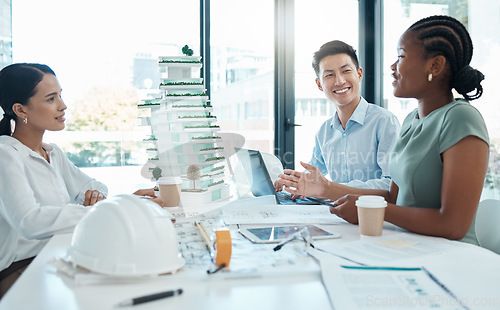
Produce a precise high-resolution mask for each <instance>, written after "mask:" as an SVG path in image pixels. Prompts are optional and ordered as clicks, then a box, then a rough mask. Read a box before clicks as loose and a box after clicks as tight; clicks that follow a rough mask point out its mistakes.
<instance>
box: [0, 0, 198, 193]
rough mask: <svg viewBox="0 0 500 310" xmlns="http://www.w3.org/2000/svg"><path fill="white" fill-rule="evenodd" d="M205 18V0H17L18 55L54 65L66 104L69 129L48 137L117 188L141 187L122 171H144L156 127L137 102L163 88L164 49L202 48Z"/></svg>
mask: <svg viewBox="0 0 500 310" xmlns="http://www.w3.org/2000/svg"><path fill="white" fill-rule="evenodd" d="M199 18H200V10H199V0H183V1H175V2H172V1H156V0H144V1H119V0H109V1H97V0H88V1H80V2H68V1H64V0H51V1H37V0H26V1H12V47H13V53H12V54H13V61H14V62H40V63H45V64H47V65H49V66H51V67H52V69H54V71H55V73H56V74H57V76H58V78H59V82H60V83H61V86H62V88H63V98H64V100H65V102H66V104H67V105H68V109H67V113H66V115H67V121H66V122H67V126H66V129H65V130H64V131H61V132H47V133H46V135H45V138H44V140H45V141H47V142H55V143H57V144H58V145H59V146H61V148H62V149H63V150H65V151H66V152H67V153H68V156H69V157H70V158H71V159H72V160H73V161H74V162H75V163H76V164H78V165H80V166H82V167H84V166H87V168H84V170H85V171H86V172H87V173H88V174H89V175H92V176H93V177H96V178H98V179H100V180H102V181H103V182H104V183H106V184H108V186H109V187H110V193H111V194H113V189H115V188H116V189H119V190H120V192H132V191H133V189H136V188H137V186H136V184H129V181H130V179H131V178H130V177H124V176H127V175H128V176H130V175H137V176H139V175H140V168H141V166H142V165H143V164H144V163H145V162H146V160H147V153H146V151H145V150H144V148H145V145H144V144H143V143H142V139H143V138H145V137H146V136H147V134H148V133H150V129H149V127H137V116H138V113H139V112H145V110H139V109H138V108H137V104H138V103H140V100H141V99H145V98H146V96H147V93H149V92H154V91H155V90H158V88H159V76H158V64H157V57H158V56H176V55H180V54H181V48H182V46H183V45H185V44H188V45H189V46H190V47H191V48H192V49H193V50H194V51H195V53H197V54H199V42H200V40H199V34H200V31H199V27H200V21H199ZM3 21H4V19H3V18H2V22H3ZM89 166H90V167H89ZM97 166H99V168H93V167H97ZM103 166H110V167H104V168H103ZM115 166H121V167H115ZM137 179H138V180H137V182H141V180H139V179H141V178H140V177H138V178H137ZM121 180H123V181H121ZM142 181H144V182H148V181H147V180H146V179H142ZM122 183H123V184H122ZM128 189H130V190H128Z"/></svg>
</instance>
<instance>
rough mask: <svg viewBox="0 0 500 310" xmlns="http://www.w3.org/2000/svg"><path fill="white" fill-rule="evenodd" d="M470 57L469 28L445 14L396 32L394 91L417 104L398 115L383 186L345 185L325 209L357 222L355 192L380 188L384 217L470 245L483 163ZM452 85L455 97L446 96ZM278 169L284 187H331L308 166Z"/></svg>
mask: <svg viewBox="0 0 500 310" xmlns="http://www.w3.org/2000/svg"><path fill="white" fill-rule="evenodd" d="M471 58H472V41H471V38H470V36H469V33H468V32H467V30H466V28H465V27H464V26H463V25H462V24H461V23H460V22H459V21H457V20H456V19H454V18H452V17H449V16H431V17H428V18H424V19H422V20H420V21H418V22H416V23H415V24H413V25H412V26H411V27H410V28H408V30H406V31H405V32H404V33H403V35H402V36H401V38H400V40H399V43H398V60H397V61H396V62H395V63H394V64H392V66H391V69H392V71H393V76H394V81H393V83H392V84H393V87H394V95H395V96H396V97H400V98H416V99H417V100H418V108H417V109H416V110H415V111H413V112H412V113H410V114H409V115H408V116H407V117H406V119H405V121H404V123H403V126H402V128H401V134H400V136H399V140H398V141H397V142H396V144H395V145H394V148H393V152H392V154H391V158H390V164H389V169H390V173H391V176H392V184H391V188H390V190H389V191H381V190H362V189H357V190H356V189H353V190H352V191H351V193H352V194H351V195H347V196H344V197H342V198H340V199H338V200H337V201H335V205H337V206H336V207H331V208H330V212H331V213H333V214H336V215H338V216H340V217H342V218H343V219H345V220H347V221H348V222H350V223H357V222H358V217H357V209H356V207H355V205H354V202H355V200H356V199H357V198H358V195H380V196H384V197H385V199H386V200H387V202H388V207H387V209H386V213H385V220H386V221H388V222H391V223H393V224H395V225H397V226H399V227H402V228H405V229H407V230H410V231H413V232H416V233H420V234H425V235H433V236H440V237H445V238H448V239H462V240H463V241H466V242H470V243H475V244H477V238H476V236H475V233H474V224H473V221H474V217H475V214H476V210H477V206H478V204H479V199H480V196H481V191H482V188H483V182H484V178H485V175H486V169H487V165H488V153H489V138H488V132H487V130H486V125H485V123H484V120H483V118H482V116H481V114H480V113H479V111H478V110H476V108H474V107H473V106H472V105H470V104H469V102H468V101H469V100H474V99H477V98H479V97H480V96H481V94H482V92H483V88H482V86H481V81H482V80H483V79H484V76H483V74H482V73H481V72H479V71H478V70H476V69H473V68H471V67H470V65H469V64H470V61H471ZM452 89H455V90H456V91H457V92H458V93H459V94H461V95H462V96H463V99H454V96H453V92H452ZM285 173H287V174H290V175H281V176H280V177H281V178H282V179H283V183H284V185H285V188H286V189H287V190H289V191H290V192H291V193H292V194H297V195H303V196H316V197H324V198H328V197H329V192H333V191H335V188H336V186H338V184H335V183H332V182H329V181H327V180H324V179H322V178H319V177H318V176H317V172H316V171H315V170H314V169H313V170H312V171H310V173H308V174H305V173H300V172H296V171H292V170H285ZM304 179H312V180H315V182H304V181H303V180H304ZM304 184H309V186H308V187H307V188H306V187H305V186H304ZM310 184H314V186H310ZM290 187H295V188H296V190H294V189H291V188H290Z"/></svg>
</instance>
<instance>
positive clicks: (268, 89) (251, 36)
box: [210, 0, 274, 153]
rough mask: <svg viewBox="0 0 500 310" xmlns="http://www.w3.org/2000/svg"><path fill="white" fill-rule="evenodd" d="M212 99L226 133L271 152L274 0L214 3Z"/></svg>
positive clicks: (272, 134) (221, 1) (215, 1)
mask: <svg viewBox="0 0 500 310" xmlns="http://www.w3.org/2000/svg"><path fill="white" fill-rule="evenodd" d="M210 14H211V18H210V30H211V33H210V44H211V53H210V54H211V58H212V59H211V64H212V67H211V101H212V105H213V107H214V114H215V115H216V116H217V124H218V125H220V127H221V131H222V132H232V133H238V134H240V135H242V136H243V137H245V140H246V141H245V147H246V148H252V149H258V150H260V151H263V152H269V153H273V149H274V117H273V111H274V110H273V109H274V102H273V93H274V84H273V79H274V77H273V74H274V59H273V57H274V1H273V0H254V1H233V0H211V1H210Z"/></svg>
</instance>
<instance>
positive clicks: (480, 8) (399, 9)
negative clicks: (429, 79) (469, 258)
mask: <svg viewBox="0 0 500 310" xmlns="http://www.w3.org/2000/svg"><path fill="white" fill-rule="evenodd" d="M485 8H487V9H485ZM499 11H500V3H499V2H498V1H495V0H485V1H468V0H460V1H456V0H441V1H431V0H428V1H425V0H418V1H417V0H415V1H411V0H385V1H384V21H385V24H384V38H385V40H384V100H385V101H386V102H387V106H388V108H389V110H391V111H392V112H393V113H394V114H396V115H397V116H398V118H399V120H400V122H401V123H402V122H403V120H404V117H405V116H406V115H407V114H408V113H409V112H410V111H412V110H413V109H415V108H416V102H415V100H409V99H399V98H395V97H394V96H393V95H392V85H391V82H392V76H391V69H390V65H391V64H392V63H394V61H395V60H396V56H397V54H396V44H397V41H398V39H399V37H400V36H401V34H402V33H403V31H404V30H405V29H407V28H408V27H409V26H410V25H411V24H412V23H414V22H416V21H417V20H419V19H421V18H423V17H426V16H429V15H435V14H445V15H451V16H453V17H455V18H457V19H458V20H460V21H461V22H462V23H463V24H464V25H465V26H466V27H467V29H468V30H469V33H470V35H471V38H472V42H473V43H474V55H473V57H472V63H471V66H472V67H474V68H476V69H478V70H480V71H481V72H482V73H483V74H484V75H485V76H486V78H485V80H484V81H483V82H482V85H483V89H484V93H483V96H482V97H481V98H480V99H477V100H474V101H472V105H473V106H475V107H476V108H477V109H478V110H479V111H480V112H481V114H482V116H483V118H484V120H485V122H486V125H487V127H488V133H489V136H490V152H491V153H490V164H489V169H488V173H487V176H486V181H485V185H484V189H483V197H482V199H486V198H494V199H499V198H500V125H499V123H498V119H499V118H500V99H499V97H498V95H497V94H496V91H495V88H496V87H497V85H499V84H500V73H499V72H498V70H497V68H499V67H500V60H499V58H498V54H499V52H500V37H499V36H498V34H497V33H496V29H500V16H499V15H498V12H499Z"/></svg>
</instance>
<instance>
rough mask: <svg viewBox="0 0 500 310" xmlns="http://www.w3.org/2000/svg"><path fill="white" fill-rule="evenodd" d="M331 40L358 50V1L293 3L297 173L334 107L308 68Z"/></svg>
mask: <svg viewBox="0 0 500 310" xmlns="http://www.w3.org/2000/svg"><path fill="white" fill-rule="evenodd" d="M339 8H342V9H341V12H339ZM334 12H335V13H334ZM332 40H342V41H344V42H346V43H348V44H350V45H352V46H353V47H354V48H355V49H356V50H357V49H358V1H357V0H335V1H332V0H318V1H315V2H314V5H312V4H311V1H307V0H295V123H296V124H300V125H302V126H300V127H295V168H296V169H299V170H301V169H302V166H301V165H300V163H299V162H300V161H304V162H309V160H310V159H311V156H312V150H313V147H314V135H315V134H316V132H317V131H318V129H319V126H320V125H321V124H322V123H323V122H324V121H326V120H327V119H328V118H329V117H332V116H333V115H334V114H335V106H334V105H333V103H331V102H330V101H328V100H327V99H326V98H325V96H324V94H323V92H322V91H320V90H319V89H318V86H317V85H316V82H315V80H316V74H315V73H314V69H313V68H312V65H311V64H312V57H313V54H314V52H316V51H317V50H318V49H319V48H320V47H321V45H323V44H324V43H326V42H328V41H332ZM360 65H361V66H363V64H360Z"/></svg>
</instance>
